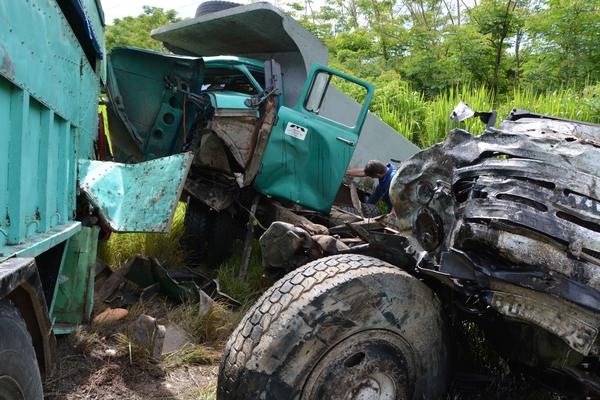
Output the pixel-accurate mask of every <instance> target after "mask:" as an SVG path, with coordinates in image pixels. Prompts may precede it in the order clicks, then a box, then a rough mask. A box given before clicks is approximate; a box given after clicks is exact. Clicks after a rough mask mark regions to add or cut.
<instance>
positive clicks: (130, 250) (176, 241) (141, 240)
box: [98, 202, 185, 268]
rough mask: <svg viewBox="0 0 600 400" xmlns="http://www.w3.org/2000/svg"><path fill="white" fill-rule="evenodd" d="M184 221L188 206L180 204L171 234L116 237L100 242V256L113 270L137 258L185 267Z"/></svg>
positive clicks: (123, 234)
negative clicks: (141, 255) (146, 258)
mask: <svg viewBox="0 0 600 400" xmlns="http://www.w3.org/2000/svg"><path fill="white" fill-rule="evenodd" d="M184 219H185V203H181V202H180V203H179V205H178V206H177V210H175V216H174V217H173V223H172V224H171V229H170V230H169V232H167V233H149V234H142V233H120V234H112V235H111V236H110V238H109V239H108V240H107V241H103V242H100V246H99V248H98V255H99V257H100V258H101V259H102V260H104V262H105V263H106V264H107V265H110V266H111V267H113V268H118V267H120V266H122V265H123V264H125V263H126V262H127V261H129V259H130V258H131V257H133V255H135V254H143V255H145V256H148V257H155V258H156V259H158V261H160V262H161V263H162V264H164V265H165V266H169V267H180V266H182V265H184V264H185V253H184V251H183V249H182V248H181V245H180V241H181V237H182V235H183V229H184V226H183V222H184Z"/></svg>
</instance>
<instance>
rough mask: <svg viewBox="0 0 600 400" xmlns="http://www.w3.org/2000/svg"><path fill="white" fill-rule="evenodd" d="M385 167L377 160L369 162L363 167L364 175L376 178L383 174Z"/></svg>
mask: <svg viewBox="0 0 600 400" xmlns="http://www.w3.org/2000/svg"><path fill="white" fill-rule="evenodd" d="M386 170H387V167H386V166H385V164H384V163H382V162H381V161H378V160H371V161H369V162H368V163H367V165H366V166H365V175H366V176H368V177H371V178H376V177H377V175H379V174H385V172H386Z"/></svg>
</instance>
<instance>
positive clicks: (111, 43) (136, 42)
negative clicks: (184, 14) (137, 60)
mask: <svg viewBox="0 0 600 400" xmlns="http://www.w3.org/2000/svg"><path fill="white" fill-rule="evenodd" d="M143 9H144V12H143V13H142V14H140V15H138V16H137V17H125V18H116V19H115V20H114V21H113V24H112V25H108V26H107V27H106V49H107V50H110V49H111V48H112V47H115V46H134V47H141V48H144V49H150V50H157V51H165V48H164V47H163V45H162V43H161V42H159V41H157V40H154V39H152V38H151V37H150V32H151V31H152V29H156V28H159V27H161V26H164V25H168V24H172V23H173V22H177V21H180V20H181V18H179V17H177V11H175V10H167V11H165V10H163V9H162V8H158V7H149V6H144V8H143Z"/></svg>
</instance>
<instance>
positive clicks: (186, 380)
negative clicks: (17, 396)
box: [45, 337, 218, 400]
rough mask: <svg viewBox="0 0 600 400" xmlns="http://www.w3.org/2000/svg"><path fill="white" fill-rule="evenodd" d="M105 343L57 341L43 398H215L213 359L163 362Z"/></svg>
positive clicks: (64, 399) (216, 368)
mask: <svg viewBox="0 0 600 400" xmlns="http://www.w3.org/2000/svg"><path fill="white" fill-rule="evenodd" d="M111 350H113V349H111V346H110V345H102V344H96V345H95V348H94V349H90V348H87V347H86V346H82V344H81V343H80V342H78V341H77V339H75V338H72V337H71V338H69V337H66V338H62V339H61V340H60V341H59V344H58V365H57V368H56V371H55V373H54V375H53V376H52V377H50V378H49V379H48V380H47V382H46V385H45V394H46V396H45V397H46V399H48V400H75V399H78V400H79V399H86V400H88V399H89V400H92V399H103V400H113V399H115V400H116V399H119V400H122V399H131V400H137V399H140V400H142V399H143V400H148V399H180V400H188V399H189V400H192V399H198V400H208V399H214V393H215V387H216V381H217V370H218V363H217V362H212V363H210V364H206V365H183V366H178V367H174V368H165V367H163V366H162V365H160V364H156V363H152V362H150V361H149V360H147V359H144V360H135V359H133V358H130V357H129V355H128V354H121V352H120V351H118V352H117V354H113V352H112V351H111Z"/></svg>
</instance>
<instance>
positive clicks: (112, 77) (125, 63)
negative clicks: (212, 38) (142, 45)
mask: <svg viewBox="0 0 600 400" xmlns="http://www.w3.org/2000/svg"><path fill="white" fill-rule="evenodd" d="M202 70H203V61H202V59H201V58H199V57H184V56H173V55H169V54H162V53H158V52H155V51H150V50H144V49H137V48H132V47H117V48H114V49H112V50H111V52H110V54H109V55H108V86H107V89H108V94H109V97H110V100H111V103H112V105H113V108H114V110H115V111H116V113H117V114H118V116H119V118H120V120H121V121H122V122H123V124H124V125H125V127H126V128H127V131H128V132H127V133H128V134H129V135H130V136H131V138H132V139H133V140H134V142H135V143H136V144H137V146H138V147H139V149H140V150H141V151H142V152H143V153H144V154H145V155H146V156H145V159H147V160H151V159H154V158H158V157H164V156H168V155H171V154H173V153H177V152H178V151H179V149H180V148H181V146H182V145H183V132H182V129H181V119H182V118H181V116H182V110H183V93H182V91H196V90H197V89H199V88H200V85H201V81H202ZM166 81H168V82H170V83H169V84H167V82H166ZM170 85H173V86H175V87H177V88H178V89H179V90H180V91H177V92H176V91H173V89H172V87H169V86H170ZM188 105H189V106H192V105H193V104H192V103H191V102H189V104H188ZM111 131H112V134H113V136H114V135H115V134H121V135H122V134H123V132H119V131H117V130H116V129H112V128H111Z"/></svg>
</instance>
